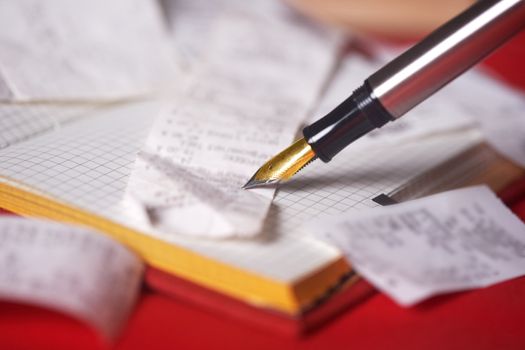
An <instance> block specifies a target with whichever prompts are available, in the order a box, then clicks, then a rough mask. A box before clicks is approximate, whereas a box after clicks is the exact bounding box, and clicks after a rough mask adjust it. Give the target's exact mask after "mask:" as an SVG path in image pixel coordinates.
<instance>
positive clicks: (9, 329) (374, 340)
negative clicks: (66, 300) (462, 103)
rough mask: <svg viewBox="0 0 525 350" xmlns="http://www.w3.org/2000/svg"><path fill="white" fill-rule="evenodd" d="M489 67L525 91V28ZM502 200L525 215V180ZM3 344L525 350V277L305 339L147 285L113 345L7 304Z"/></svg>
mask: <svg viewBox="0 0 525 350" xmlns="http://www.w3.org/2000/svg"><path fill="white" fill-rule="evenodd" d="M483 64H484V65H485V66H487V67H489V68H490V69H492V70H493V71H494V72H495V73H496V74H497V75H499V76H500V77H501V78H502V79H504V80H506V81H507V82H508V83H510V84H512V85H513V86H515V87H518V88H521V89H525V68H524V64H525V33H522V34H521V35H519V36H518V37H516V38H514V39H513V40H512V41H511V42H509V43H508V44H507V45H505V46H504V47H502V48H501V49H500V50H499V51H498V52H496V53H495V54H493V55H492V56H491V57H489V58H488V59H487V60H486V61H485V62H484V63H483ZM524 113H525V111H524ZM524 118H525V115H524ZM502 197H503V198H504V199H505V201H506V203H507V204H508V205H509V206H510V207H511V208H512V210H513V211H514V212H515V213H516V214H517V215H519V216H520V217H521V218H522V219H525V179H523V180H522V181H520V182H518V183H516V184H514V185H513V186H512V187H511V188H509V189H507V190H506V191H505V192H504V193H502ZM0 348H1V349H73V348H74V349H108V348H115V349H122V350H125V349H164V348H166V349H168V348H169V349H201V348H226V349H234V348H242V349H265V350H268V349H272V350H276V349H281V348H282V349H284V348H286V349H290V348H293V349H295V348H297V349H321V348H326V349H349V348H354V349H362V348H366V349H386V348H388V349H392V348H399V349H444V348H446V349H449V350H450V349H525V277H522V278H518V279H514V280H511V281H508V282H505V283H501V284H498V285H495V286H493V287H490V288H485V289H479V290H476V291H471V292H464V293H457V294H453V295H447V296H443V297H437V298H433V299H431V300H429V301H427V302H424V303H422V304H420V305H418V306H416V307H413V308H409V309H405V308H401V307H399V306H397V305H395V304H394V303H393V302H392V301H390V300H389V299H388V298H387V297H385V296H384V295H381V294H379V293H377V294H375V295H374V296H373V297H371V298H369V299H368V300H367V301H366V302H364V303H362V304H360V305H359V306H357V307H355V308H353V309H350V310H348V311H347V312H345V313H344V314H343V315H341V316H339V317H337V318H336V319H334V320H333V321H331V322H330V323H328V324H327V325H325V326H324V327H322V328H321V329H320V330H318V331H315V332H313V333H311V334H309V335H308V336H304V337H293V336H284V335H280V334H275V333H271V332H269V331H265V330H264V329H256V328H253V327H251V326H250V325H249V324H245V323H242V322H238V321H234V320H231V319H228V318H225V317H221V316H220V315H217V314H214V313H212V312H209V311H206V310H205V309H202V308H198V307H195V306H191V305H188V304H187V303H184V302H183V301H180V300H177V299H174V298H170V297H167V296H164V295H162V294H160V293H157V292H154V291H150V290H147V289H146V288H145V289H144V291H143V292H142V294H141V297H140V300H139V302H138V305H137V307H136V309H135V310H134V312H133V315H132V317H131V318H130V320H129V322H128V324H127V325H126V328H125V330H124V331H123V333H122V335H121V337H120V339H118V340H117V342H116V343H115V344H111V345H110V344H105V343H104V342H103V341H102V340H101V339H100V338H99V337H98V335H97V334H96V333H95V332H94V331H93V330H91V329H90V328H89V327H87V326H85V325H84V324H82V323H80V322H77V321H75V320H73V319H71V318H69V317H67V316H65V315H62V314H59V313H56V312H53V311H49V310H45V309H41V308H37V307H32V306H27V305H19V304H13V303H8V302H0Z"/></svg>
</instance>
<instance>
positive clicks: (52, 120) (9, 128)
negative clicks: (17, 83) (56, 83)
mask: <svg viewBox="0 0 525 350" xmlns="http://www.w3.org/2000/svg"><path fill="white" fill-rule="evenodd" d="M97 107H98V106H97V105H94V104H78V103H77V104H66V105H59V104H49V103H32V104H0V130H1V132H0V149H2V148H5V147H8V146H10V145H12V144H15V143H17V142H20V141H23V140H26V139H28V138H31V137H34V136H36V135H39V134H42V133H45V132H48V131H52V130H55V129H58V128H60V127H62V126H63V125H64V123H67V122H70V121H73V120H75V119H77V118H81V117H83V116H86V115H87V114H88V112H89V111H93V110H94V109H96V108H97Z"/></svg>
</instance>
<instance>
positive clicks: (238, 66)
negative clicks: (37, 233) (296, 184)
mask: <svg viewBox="0 0 525 350" xmlns="http://www.w3.org/2000/svg"><path fill="white" fill-rule="evenodd" d="M213 26H214V30H213V33H214V35H213V38H212V39H210V40H211V42H210V43H209V45H210V47H211V49H210V50H209V53H208V55H207V56H206V62H205V63H203V64H202V65H201V66H200V67H199V68H198V69H196V68H194V69H192V73H191V76H189V77H188V79H187V80H185V81H186V84H187V85H186V86H185V89H184V93H182V94H180V95H179V96H175V97H174V98H172V101H173V102H172V103H171V104H170V105H169V106H167V107H166V108H165V110H164V111H163V112H162V113H161V114H160V116H159V117H158V118H157V119H156V121H155V123H154V125H153V128H152V130H151V131H150V133H149V136H148V139H147V141H146V145H145V147H144V148H143V149H142V150H141V152H140V153H139V154H138V157H137V160H136V164H135V167H134V170H133V172H132V175H131V177H130V180H129V182H128V187H127V191H126V197H125V200H124V202H125V203H126V204H127V207H128V208H130V204H131V207H132V208H134V209H133V210H128V212H129V213H130V214H131V215H133V216H134V217H139V218H143V221H144V222H145V223H146V224H147V225H150V226H151V227H153V228H155V229H156V232H161V233H162V232H169V233H176V234H186V235H193V236H201V237H211V238H226V237H250V236H254V235H256V234H257V233H259V232H260V231H261V229H262V225H263V222H264V218H265V217H266V214H267V211H268V209H269V207H270V203H271V200H272V197H273V193H274V190H273V189H262V190H253V191H252V190H250V191H246V190H243V189H242V188H241V187H242V186H243V185H244V184H245V183H246V182H247V181H248V179H249V178H250V177H251V176H252V175H253V173H254V172H255V171H256V170H257V168H258V167H259V166H260V165H261V164H262V163H264V162H265V161H266V160H267V159H269V158H270V157H271V156H273V155H274V154H275V153H277V152H278V151H280V150H281V149H282V148H284V147H286V146H288V145H289V144H290V143H291V142H292V141H293V137H294V134H295V133H296V131H297V129H298V127H299V124H300V122H301V121H302V119H303V118H304V117H305V116H306V115H307V113H308V110H309V108H310V106H311V104H313V103H314V101H315V99H316V97H317V94H318V92H319V90H320V88H321V86H322V84H323V81H324V79H325V78H326V77H327V75H328V72H329V70H330V68H331V67H332V64H333V61H334V60H335V50H336V48H337V47H338V44H337V43H338V40H337V39H336V38H335V37H334V36H333V35H332V34H330V33H324V32H321V31H319V30H317V29H316V28H312V27H310V26H309V25H307V24H305V23H300V22H297V23H296V22H294V21H291V22H288V21H283V20H281V19H279V17H278V16H275V18H274V19H272V17H271V16H268V17H267V16H264V17H259V16H257V14H256V13H252V14H250V13H243V14H242V15H241V14H236V13H227V14H225V15H222V16H220V17H219V18H216V19H215V20H214V24H213ZM306 72H307V74H305V73H306ZM137 213H139V214H137Z"/></svg>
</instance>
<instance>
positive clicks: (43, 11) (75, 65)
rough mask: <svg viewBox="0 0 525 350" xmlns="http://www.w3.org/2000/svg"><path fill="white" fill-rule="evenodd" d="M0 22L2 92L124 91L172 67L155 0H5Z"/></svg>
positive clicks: (64, 95) (170, 74)
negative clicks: (0, 24) (1, 28)
mask: <svg viewBox="0 0 525 350" xmlns="http://www.w3.org/2000/svg"><path fill="white" fill-rule="evenodd" d="M0 23H2V25H3V26H4V28H5V30H2V31H0V100H68V99H76V100H85V99H89V100H94V99H112V98H123V97H127V96H137V95H140V94H146V93H151V92H152V91H154V90H157V89H160V88H162V87H164V85H167V84H172V82H173V81H174V80H175V77H176V75H177V74H176V66H175V64H174V61H173V57H172V51H171V48H170V45H169V41H168V40H167V32H166V31H165V29H164V27H163V18H162V14H161V12H160V8H159V7H158V4H157V3H156V2H155V1H151V0H113V1H109V2H108V1H104V0H93V1H78V0H73V1H71V0H50V1H46V3H45V4H43V3H42V2H41V1H38V0H18V1H2V2H0Z"/></svg>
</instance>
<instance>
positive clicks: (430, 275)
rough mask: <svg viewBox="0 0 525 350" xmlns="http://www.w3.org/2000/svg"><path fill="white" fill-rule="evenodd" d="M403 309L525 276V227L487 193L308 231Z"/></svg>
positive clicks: (418, 203) (436, 198)
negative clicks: (334, 247)
mask: <svg viewBox="0 0 525 350" xmlns="http://www.w3.org/2000/svg"><path fill="white" fill-rule="evenodd" d="M305 229H307V230H308V231H310V232H312V233H313V234H314V235H315V236H316V237H318V238H320V239H322V240H324V241H326V242H328V243H330V244H332V245H335V246H337V247H338V248H340V249H341V250H342V251H343V253H344V254H345V255H346V256H347V258H348V259H349V261H350V262H351V264H352V265H353V267H354V268H355V269H356V270H357V271H358V273H359V274H361V275H362V276H363V277H364V278H366V279H367V280H369V281H370V282H371V283H372V284H374V285H375V286H376V287H377V288H378V289H379V290H381V291H383V292H385V293H386V294H388V295H389V296H390V297H391V298H392V299H394V300H395V301H396V302H397V303H398V304H400V305H403V306H410V305H413V304H416V303H418V302H420V301H422V300H424V299H426V298H428V297H430V296H433V295H436V294H441V293H445V292H453V291H460V290H465V289H472V288H478V287H486V286H490V285H492V284H495V283H498V282H502V281H505V280H508V279H511V278H515V277H518V276H522V275H524V274H525V225H524V224H523V222H521V220H520V219H518V218H517V217H516V216H515V215H514V214H513V213H512V212H511V211H510V210H509V209H508V208H507V207H505V206H504V205H503V204H502V203H501V201H500V200H499V199H498V198H497V197H496V196H495V195H494V193H493V192H492V191H491V190H490V189H489V188H488V187H485V186H476V187H470V188H465V189H460V190H455V191H449V192H444V193H440V194H437V195H433V196H429V197H425V198H421V199H416V200H412V201H409V202H406V203H401V204H395V205H391V206H387V207H376V208H373V209H371V210H368V211H364V212H357V213H354V212H352V213H348V214H342V215H338V216H335V217H324V218H322V219H318V220H316V221H314V222H313V223H310V224H308V225H307V226H305Z"/></svg>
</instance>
